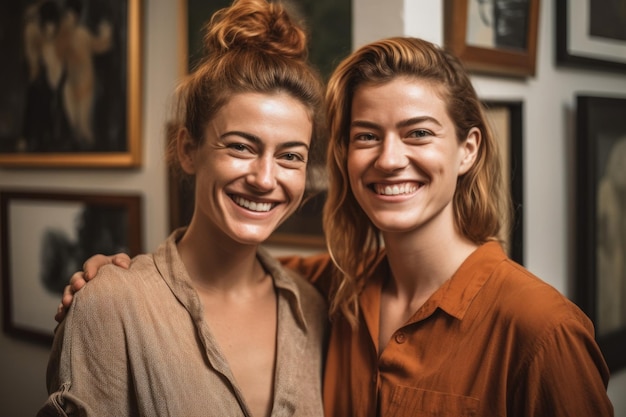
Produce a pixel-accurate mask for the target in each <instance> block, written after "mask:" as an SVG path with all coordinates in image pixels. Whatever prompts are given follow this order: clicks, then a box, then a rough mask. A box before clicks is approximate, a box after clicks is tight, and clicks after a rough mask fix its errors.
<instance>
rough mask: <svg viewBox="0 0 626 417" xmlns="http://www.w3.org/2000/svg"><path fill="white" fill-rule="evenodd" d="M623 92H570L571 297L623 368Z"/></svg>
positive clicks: (613, 365) (614, 366)
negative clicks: (613, 94) (573, 201)
mask: <svg viewBox="0 0 626 417" xmlns="http://www.w3.org/2000/svg"><path fill="white" fill-rule="evenodd" d="M624 115H626V97H610V96H593V95H584V94H581V95H578V96H577V97H576V121H577V123H576V155H577V157H576V173H577V177H576V186H575V189H576V191H577V194H576V202H577V204H576V207H577V211H576V225H577V227H576V231H577V236H576V244H577V251H576V271H577V273H578V277H577V294H576V299H577V302H578V304H579V305H580V307H581V308H582V309H583V310H584V311H585V313H586V314H587V315H588V316H589V317H590V318H591V320H592V321H593V322H594V326H595V329H596V337H597V340H598V344H599V345H600V348H601V349H602V352H603V353H604V356H605V358H606V361H607V363H608V365H609V368H610V369H611V371H612V372H614V371H616V370H618V369H621V368H624V367H626V355H624V352H626V118H625V117H624Z"/></svg>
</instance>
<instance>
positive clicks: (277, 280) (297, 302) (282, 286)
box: [257, 247, 307, 331]
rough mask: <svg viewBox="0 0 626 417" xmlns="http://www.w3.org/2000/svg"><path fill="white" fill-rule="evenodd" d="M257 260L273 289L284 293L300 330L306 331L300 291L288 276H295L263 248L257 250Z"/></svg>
mask: <svg viewBox="0 0 626 417" xmlns="http://www.w3.org/2000/svg"><path fill="white" fill-rule="evenodd" d="M257 258H259V261H260V262H261V264H262V265H263V268H265V270H266V271H267V272H268V273H269V274H270V275H271V276H272V279H273V280H274V287H276V288H277V289H279V290H281V291H282V292H284V294H285V299H286V300H287V301H288V303H289V306H290V308H291V312H292V314H293V316H294V317H295V319H296V321H297V322H298V325H299V326H300V327H302V330H304V331H306V330H307V322H306V319H305V316H304V313H303V312H302V303H301V294H300V289H299V288H298V285H297V284H296V282H295V281H294V279H293V277H291V275H290V274H295V272H293V271H291V270H287V269H285V268H283V266H282V265H281V264H280V262H279V261H278V260H277V259H276V258H274V257H273V256H272V255H270V253H269V251H268V250H267V249H265V248H263V247H259V248H258V250H257Z"/></svg>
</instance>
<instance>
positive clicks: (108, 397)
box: [37, 277, 132, 417]
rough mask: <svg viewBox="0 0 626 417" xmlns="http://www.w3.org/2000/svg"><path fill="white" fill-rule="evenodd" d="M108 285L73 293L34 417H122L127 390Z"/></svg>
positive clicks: (117, 314) (116, 317) (122, 348)
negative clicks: (44, 398) (43, 395)
mask: <svg viewBox="0 0 626 417" xmlns="http://www.w3.org/2000/svg"><path fill="white" fill-rule="evenodd" d="M108 278H111V277H108ZM113 281H116V280H114V279H100V280H98V282H94V283H92V284H90V285H88V286H86V287H85V288H84V289H83V290H82V291H80V292H78V293H77V294H76V296H75V299H74V302H73V304H72V307H71V308H70V310H69V312H68V316H67V317H66V319H65V320H64V321H63V322H62V323H61V324H60V325H59V327H58V328H57V330H56V333H55V336H54V343H53V346H52V351H51V354H50V359H49V361H48V369H47V375H46V384H47V388H48V393H49V397H48V399H47V401H46V402H45V403H44V405H43V407H42V408H41V409H40V411H39V412H38V414H37V416H38V417H42V416H102V415H115V416H123V415H128V404H129V401H128V396H129V390H130V389H131V388H132V387H130V386H129V381H130V378H129V375H128V364H127V359H126V358H127V355H126V348H125V336H124V331H123V330H124V326H123V325H122V315H121V314H120V311H119V308H116V307H115V305H116V303H115V302H114V300H115V299H116V298H118V296H120V295H119V294H117V295H116V294H115V292H112V291H114V288H115V285H114V284H113Z"/></svg>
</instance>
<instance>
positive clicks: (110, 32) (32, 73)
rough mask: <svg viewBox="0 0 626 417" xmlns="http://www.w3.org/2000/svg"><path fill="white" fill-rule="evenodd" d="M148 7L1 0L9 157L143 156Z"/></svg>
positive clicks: (132, 1) (108, 159) (135, 2)
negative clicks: (144, 26)
mask: <svg viewBox="0 0 626 417" xmlns="http://www.w3.org/2000/svg"><path fill="white" fill-rule="evenodd" d="M141 7H142V1H141V0H89V1H82V2H80V1H75V0H45V1H38V0H15V1H11V2H2V3H0V27H2V28H3V31H4V32H5V33H7V36H3V37H1V38H0V49H1V50H2V51H3V55H4V57H5V61H4V62H5V65H2V66H1V67H0V90H2V91H3V92H4V93H3V94H2V96H0V167H7V168H14V167H19V168H22V167H27V168H135V167H139V166H140V165H141V159H142V158H141V157H142V155H141V64H142V50H141V44H142V42H141V38H142V19H141V14H142V10H141ZM47 28H54V29H47ZM75 39H80V40H82V42H74V40H75ZM76 45H81V47H80V48H79V47H77V46H76ZM86 45H89V46H86Z"/></svg>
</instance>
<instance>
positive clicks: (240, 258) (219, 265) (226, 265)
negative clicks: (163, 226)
mask: <svg viewBox="0 0 626 417" xmlns="http://www.w3.org/2000/svg"><path fill="white" fill-rule="evenodd" d="M257 249H258V246H257V245H243V244H241V243H239V242H234V241H232V240H228V239H225V238H220V237H218V236H216V235H215V234H211V233H208V232H207V231H206V230H203V229H202V230H201V229H200V228H199V227H194V226H193V225H190V226H189V228H188V229H187V231H186V232H185V234H184V236H183V237H182V238H181V239H180V241H179V242H178V252H179V253H180V257H181V259H182V261H183V263H184V264H185V268H186V269H187V272H188V273H189V276H190V277H191V279H192V281H193V282H194V285H195V286H196V288H198V289H205V290H210V291H219V292H237V291H241V290H245V289H246V288H252V287H254V286H256V285H257V284H258V283H260V282H261V281H263V280H265V278H266V273H265V271H264V270H263V267H262V265H261V263H260V262H259V260H258V258H257Z"/></svg>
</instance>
